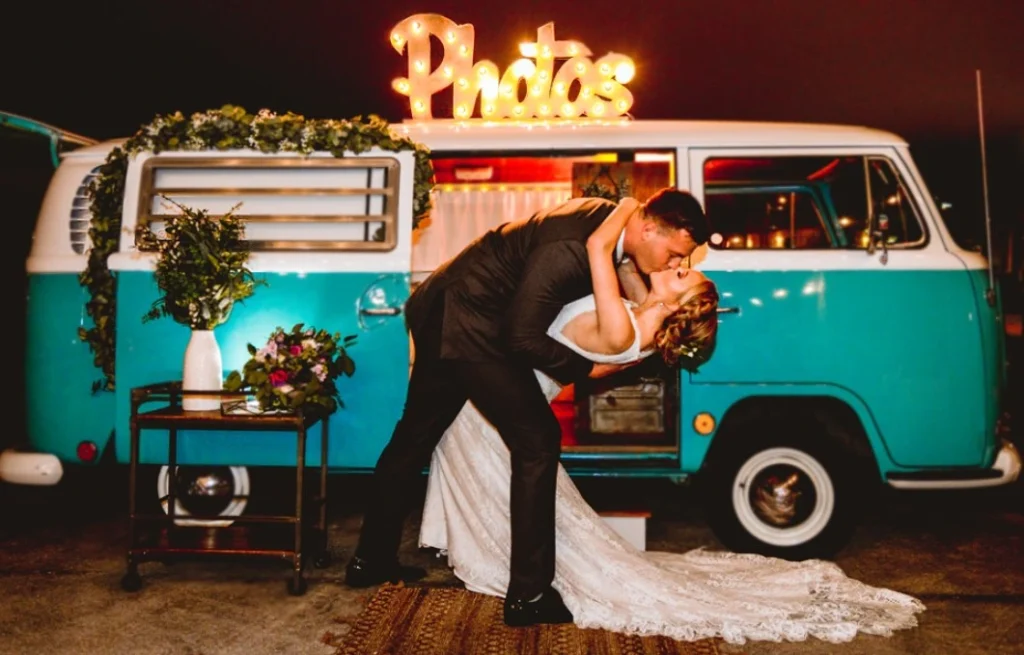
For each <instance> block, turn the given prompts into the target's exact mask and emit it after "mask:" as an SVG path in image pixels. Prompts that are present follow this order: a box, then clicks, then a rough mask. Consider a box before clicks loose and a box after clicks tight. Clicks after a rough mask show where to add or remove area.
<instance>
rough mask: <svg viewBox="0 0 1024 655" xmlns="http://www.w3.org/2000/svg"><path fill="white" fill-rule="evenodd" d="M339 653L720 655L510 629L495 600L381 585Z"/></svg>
mask: <svg viewBox="0 0 1024 655" xmlns="http://www.w3.org/2000/svg"><path fill="white" fill-rule="evenodd" d="M324 641H326V642H327V643H331V644H332V645H335V646H336V647H337V650H336V651H335V652H336V655H371V654H373V655H405V654H407V653H415V654H416V655H718V653H719V650H718V647H717V644H716V642H715V641H713V640H703V641H697V642H684V641H675V640H673V639H668V638H665V637H636V636H628V635H621V634H616V633H613V632H608V631H605V630H581V629H580V628H577V627H576V626H574V625H571V624H564V625H543V626H532V627H529V628H509V627H508V626H506V625H505V623H504V621H503V620H502V601H501V599H500V598H495V597H493V596H486V595H483V594H477V593H473V592H470V591H466V590H465V589H459V588H452V587H440V588H436V587H434V588H432V587H405V586H400V585H385V586H383V587H381V588H380V590H379V591H378V592H377V594H376V595H375V596H374V597H373V598H372V599H371V600H370V603H369V604H368V605H367V606H366V609H364V610H363V611H362V613H361V614H360V615H359V616H358V617H357V618H356V620H355V624H354V625H353V626H352V630H351V631H350V632H349V633H348V634H346V635H344V636H343V637H338V638H334V639H332V638H331V636H328V638H326V639H325V640H324Z"/></svg>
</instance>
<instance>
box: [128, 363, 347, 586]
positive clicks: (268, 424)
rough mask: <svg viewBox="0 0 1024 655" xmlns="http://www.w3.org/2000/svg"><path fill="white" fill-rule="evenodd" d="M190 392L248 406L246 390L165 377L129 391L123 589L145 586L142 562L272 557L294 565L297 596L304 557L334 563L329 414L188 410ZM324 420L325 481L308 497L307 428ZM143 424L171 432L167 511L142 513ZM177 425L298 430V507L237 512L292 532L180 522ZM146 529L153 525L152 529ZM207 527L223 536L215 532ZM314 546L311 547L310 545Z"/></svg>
mask: <svg viewBox="0 0 1024 655" xmlns="http://www.w3.org/2000/svg"><path fill="white" fill-rule="evenodd" d="M188 395H202V396H203V397H210V396H219V397H220V398H221V402H222V407H226V406H229V405H233V406H236V407H237V406H238V405H239V404H240V403H241V404H244V402H245V398H246V396H247V394H246V393H245V392H230V391H220V392H210V391H201V392H200V391H190V390H186V389H182V385H181V382H180V381H178V382H162V383H158V384H151V385H147V386H143V387H136V388H134V389H132V391H131V426H130V427H131V445H130V449H131V462H130V469H129V494H130V497H129V531H128V534H129V547H128V570H127V572H126V573H125V575H124V577H123V578H122V579H121V587H122V589H124V590H125V591H138V590H139V589H140V588H141V587H142V579H141V577H140V576H139V570H138V566H139V564H140V563H142V562H147V561H162V562H172V561H175V560H179V559H189V558H205V557H216V556H219V557H269V558H280V559H283V560H286V561H291V563H292V576H291V577H290V578H289V579H288V581H287V589H288V593H289V594H291V595H293V596H299V595H302V594H304V593H305V592H306V586H307V585H306V579H305V578H304V577H303V574H302V571H303V568H304V565H305V563H306V561H307V560H308V559H309V557H307V556H312V561H313V563H314V564H315V565H316V566H317V567H321V568H322V567H326V566H329V565H330V551H329V549H328V544H327V434H328V417H327V415H326V414H313V413H309V412H303V411H302V410H298V411H296V412H295V413H289V414H261V413H232V412H230V411H227V410H225V409H223V408H222V409H217V410H208V411H185V410H184V409H183V408H182V403H181V401H182V398H183V397H184V396H188ZM152 404H157V405H158V406H157V407H156V408H155V409H149V410H146V411H142V409H143V406H144V405H152ZM317 423H319V424H320V481H319V482H320V484H319V495H318V496H316V497H313V498H305V496H306V493H305V492H304V489H305V487H304V472H305V468H306V435H307V431H308V430H309V429H310V428H312V427H313V426H315V425H316V424H317ZM143 430H166V431H167V433H168V452H167V468H168V475H169V476H171V477H170V484H169V485H168V493H167V495H166V496H164V497H163V498H161V499H160V501H161V502H164V501H166V503H167V511H166V513H154V514H144V513H138V512H137V503H136V500H137V489H136V482H137V479H138V467H139V450H140V448H139V441H140V437H141V433H142V431H143ZM180 430H213V431H222V430H224V431H232V430H233V431H238V430H259V431H274V432H294V433H295V435H296V460H295V513H294V514H293V515H288V516H272V515H242V516H238V517H232V521H233V522H234V523H238V524H264V525H267V524H277V525H278V526H279V527H280V526H281V525H282V524H283V525H288V524H290V525H292V526H294V530H293V531H286V532H291V535H290V538H284V537H282V535H280V534H278V535H274V537H276V538H268V537H269V536H268V535H263V537H262V539H256V540H252V539H249V538H248V532H249V531H250V530H249V529H245V528H234V527H233V528H231V529H230V531H229V530H228V529H227V528H212V529H211V528H195V527H184V526H181V525H178V521H177V519H180V518H181V516H178V515H176V514H177V512H176V502H175V501H176V499H175V494H176V490H175V489H176V484H175V477H174V476H175V474H176V471H177V459H178V457H177V455H178V453H177V449H178V432H179V431H180ZM309 506H313V507H312V508H315V510H317V518H316V523H315V525H309V522H308V521H307V516H306V510H308V509H311V508H310V507H309ZM188 518H189V519H191V520H195V521H201V520H205V519H208V520H215V519H223V517H217V516H203V515H201V514H189V516H188ZM145 528H149V529H148V530H147V529H145ZM210 530H213V531H215V532H217V533H219V534H218V535H216V536H214V537H211V535H210ZM310 546H312V548H310Z"/></svg>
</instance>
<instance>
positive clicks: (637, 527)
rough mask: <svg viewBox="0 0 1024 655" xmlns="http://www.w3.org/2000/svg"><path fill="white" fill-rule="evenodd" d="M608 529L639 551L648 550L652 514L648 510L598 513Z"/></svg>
mask: <svg viewBox="0 0 1024 655" xmlns="http://www.w3.org/2000/svg"><path fill="white" fill-rule="evenodd" d="M598 515H600V517H601V518H602V519H604V522H605V523H607V524H608V527H610V528H611V529H613V530H615V531H616V532H618V533H619V535H621V536H622V538H623V539H625V540H626V541H628V542H629V543H631V544H633V545H634V546H636V547H637V548H638V549H639V550H647V519H649V518H651V513H650V512H649V511H646V510H614V511H605V512H598Z"/></svg>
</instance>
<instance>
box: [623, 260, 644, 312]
mask: <svg viewBox="0 0 1024 655" xmlns="http://www.w3.org/2000/svg"><path fill="white" fill-rule="evenodd" d="M616 272H617V273H618V275H619V282H620V283H621V284H622V290H623V291H624V292H625V293H626V297H627V298H629V299H630V300H632V301H633V302H635V303H636V304H638V305H642V304H644V301H645V300H647V294H648V293H649V291H648V289H647V283H646V282H644V279H643V277H641V276H640V272H639V271H638V270H636V264H634V263H633V260H632V259H627V260H626V261H624V262H622V263H621V264H619V268H618V270H617V271H616Z"/></svg>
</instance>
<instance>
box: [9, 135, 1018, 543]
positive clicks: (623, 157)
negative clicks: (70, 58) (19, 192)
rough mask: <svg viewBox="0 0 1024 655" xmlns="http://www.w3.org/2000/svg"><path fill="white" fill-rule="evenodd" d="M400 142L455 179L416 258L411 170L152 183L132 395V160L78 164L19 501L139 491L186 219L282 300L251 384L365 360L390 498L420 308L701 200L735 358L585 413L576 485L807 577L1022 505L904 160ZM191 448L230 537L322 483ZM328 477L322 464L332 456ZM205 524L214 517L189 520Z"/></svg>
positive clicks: (368, 434)
mask: <svg viewBox="0 0 1024 655" xmlns="http://www.w3.org/2000/svg"><path fill="white" fill-rule="evenodd" d="M392 130H393V131H394V133H395V134H396V135H399V136H402V137H405V138H408V139H411V140H412V141H414V142H417V143H420V144H423V145H425V146H426V147H427V148H429V150H430V156H431V159H432V163H433V167H434V171H435V180H434V181H435V185H434V187H433V193H432V205H433V208H432V212H431V215H430V220H429V225H425V224H424V225H423V226H420V228H419V229H417V230H415V231H414V230H413V216H412V207H413V186H414V177H413V168H414V166H415V160H414V157H413V154H412V153H411V152H407V151H406V152H390V151H382V150H371V151H369V152H365V153H362V154H359V155H351V156H341V157H332V156H330V154H328V153H314V154H313V155H310V156H305V155H301V154H298V153H295V152H277V153H269V154H268V153H263V152H260V151H259V150H257V149H233V150H229V151H184V150H179V151H170V152H162V153H159V154H153V153H143V154H141V155H139V156H137V157H135V158H134V159H132V161H131V163H130V165H129V166H128V169H127V177H126V178H125V180H124V187H123V188H124V197H123V213H122V229H123V232H122V236H121V239H120V243H119V246H118V248H117V251H116V252H115V253H114V254H112V255H111V256H110V257H109V260H108V266H109V268H110V270H111V271H113V272H114V274H115V276H116V281H117V285H116V301H117V304H116V307H117V313H116V332H115V335H116V337H115V343H114V349H115V352H116V360H115V361H116V388H115V390H114V391H99V392H95V393H94V392H93V391H92V383H93V382H94V380H96V379H97V378H98V377H100V372H99V370H98V369H97V368H96V366H95V365H94V362H93V354H92V353H91V352H90V349H89V346H88V345H87V344H86V343H84V342H83V341H82V340H81V339H80V338H79V336H78V329H79V327H80V326H86V327H88V326H89V318H88V314H87V313H86V311H85V304H86V302H87V301H88V300H89V296H88V294H87V293H86V291H85V289H84V288H83V287H82V286H81V285H80V284H79V280H78V276H79V274H80V273H81V272H82V271H83V270H84V269H85V268H86V265H87V254H88V251H89V248H90V242H89V236H88V232H87V227H88V225H89V219H90V214H89V202H88V199H87V197H86V188H87V187H88V185H89V183H90V181H91V179H92V178H93V176H94V175H96V174H97V170H98V168H99V167H100V166H101V165H102V164H103V162H104V159H105V158H106V157H107V154H108V153H109V152H110V151H111V149H112V148H113V147H115V146H117V145H119V143H120V142H108V143H102V144H99V145H95V146H90V147H84V148H81V149H78V150H75V151H73V152H70V153H66V154H64V156H63V159H62V161H61V164H60V166H59V168H58V169H57V171H56V173H55V175H54V177H53V180H52V183H51V185H50V187H49V190H48V192H47V195H46V198H45V201H44V202H43V204H42V208H41V211H40V213H39V218H38V223H37V225H36V229H35V237H34V241H33V245H32V250H31V254H30V256H29V259H28V263H27V269H28V280H29V289H28V332H27V334H28V344H27V355H26V361H27V366H26V369H27V370H26V384H27V397H28V407H27V425H28V435H27V437H28V439H27V441H28V445H29V448H28V449H26V450H18V451H8V452H6V453H4V455H3V457H2V458H0V474H2V475H3V477H4V478H5V479H7V480H9V481H12V482H18V483H25V484H55V483H58V482H59V480H60V479H61V474H62V471H63V470H64V469H66V468H68V467H72V466H95V465H96V464H97V463H98V462H99V461H101V460H102V459H104V458H107V459H109V460H110V461H113V462H117V463H119V464H125V463H126V462H127V459H128V417H129V411H130V407H129V394H130V391H131V389H132V388H133V387H137V386H140V385H144V384H148V383H152V382H158V381H165V380H174V379H179V378H180V376H181V370H182V358H183V353H184V349H185V345H186V342H187V340H188V337H189V331H188V329H187V328H185V327H183V326H180V325H178V324H176V323H174V322H173V321H170V320H163V321H153V322H148V323H143V322H142V320H141V317H142V315H143V314H144V313H145V312H146V311H147V310H148V308H149V307H150V305H151V304H152V302H153V301H154V300H155V298H156V295H157V294H156V288H155V285H154V282H153V277H152V267H153V258H152V255H151V254H149V253H145V252H141V251H139V250H138V248H137V247H136V243H135V238H134V229H135V227H136V226H137V225H138V224H140V223H152V222H154V221H159V220H160V215H161V213H162V212H166V211H168V210H166V209H164V208H163V207H162V204H161V199H160V197H159V196H160V195H164V196H167V197H169V198H173V199H175V200H177V201H179V202H182V203H184V204H188V205H191V206H193V207H202V208H206V209H209V210H210V211H212V212H224V211H227V210H228V209H229V208H231V207H233V206H234V205H236V204H237V203H242V205H241V206H242V208H243V209H242V210H241V212H240V213H242V214H244V215H245V216H246V217H247V219H246V220H247V221H249V222H248V223H247V225H248V227H247V236H248V238H249V240H250V241H251V242H252V245H253V250H254V253H253V256H252V258H251V260H250V265H251V267H252V268H253V270H254V271H255V272H256V274H257V275H258V276H260V277H263V278H264V279H266V280H267V282H268V285H267V286H265V287H259V288H258V289H257V291H256V294H255V295H254V296H253V297H252V298H251V299H249V300H247V301H246V302H245V303H244V304H243V305H239V306H238V307H236V308H235V309H234V310H233V312H232V315H231V318H230V320H229V321H228V322H227V323H226V324H225V325H223V326H221V327H219V328H217V330H216V337H217V341H218V343H219V345H220V349H221V352H222V357H223V365H224V369H225V375H226V374H227V373H228V371H231V370H236V369H240V368H241V367H242V365H243V363H244V362H245V360H246V359H248V356H249V355H248V352H247V350H246V344H247V343H249V342H252V343H257V344H258V343H259V342H260V341H261V340H262V339H265V338H266V335H268V334H270V332H271V331H272V330H273V329H274V328H275V327H276V326H284V327H285V328H286V329H287V328H288V327H289V326H291V325H293V324H295V323H299V322H302V323H306V324H311V325H316V326H317V327H323V328H325V329H328V330H329V331H332V332H334V331H337V332H340V333H342V334H355V335H357V336H358V342H357V344H356V345H355V346H353V347H352V348H351V350H350V355H351V356H352V358H353V359H354V360H355V362H356V372H355V374H354V375H353V376H352V377H351V378H343V379H342V380H341V381H340V389H341V395H342V397H343V399H344V403H345V407H344V408H343V409H340V410H339V411H338V412H337V413H336V414H335V415H333V416H332V417H331V422H330V428H331V431H330V446H329V450H328V457H329V462H328V463H329V466H330V470H331V471H334V472H338V473H365V472H369V471H371V470H372V468H373V466H374V464H375V462H376V459H377V457H378V455H379V453H380V452H381V449H382V448H383V447H384V445H385V443H386V441H387V439H388V438H389V436H390V434H391V431H392V429H393V427H394V424H395V422H396V420H397V419H398V417H399V414H400V412H401V408H402V404H403V400H404V396H405V388H406V381H407V376H408V371H409V364H410V356H411V354H410V347H409V342H408V338H407V335H406V332H405V329H404V325H403V316H402V307H403V303H404V302H405V300H406V298H407V297H408V294H409V291H410V288H411V286H412V285H415V284H417V283H418V281H420V280H422V279H423V277H424V276H425V275H427V274H429V272H430V271H431V270H433V269H434V268H435V267H437V266H438V265H439V264H440V263H442V262H443V261H445V260H446V259H447V258H449V257H451V256H453V255H454V254H455V253H456V252H458V250H459V249H461V248H462V247H463V246H464V245H466V244H467V243H468V242H469V241H471V240H472V239H474V238H476V237H477V236H479V235H480V234H482V233H483V232H484V231H486V230H489V229H491V228H494V227H496V226H498V225H500V224H502V223H504V222H506V221H512V220H518V219H523V218H526V217H528V216H530V215H531V214H532V213H533V212H535V211H537V210H539V209H542V208H544V207H547V206H550V205H553V204H555V203H558V202H561V201H563V200H565V199H567V198H570V197H572V196H574V195H581V194H583V193H591V194H592V193H612V194H620V195H621V194H628V195H633V196H635V197H638V198H641V199H643V197H644V196H645V194H647V193H649V192H650V191H652V190H654V189H656V188H659V187H661V186H664V185H675V186H677V187H679V188H682V189H686V190H689V191H690V192H692V193H693V194H695V195H696V197H697V198H698V199H700V200H701V202H703V203H704V206H705V208H706V210H707V213H708V215H709V217H710V219H711V221H712V223H713V227H714V230H715V233H714V236H713V238H712V240H711V243H709V244H708V245H707V246H706V247H702V248H701V249H699V250H698V252H697V253H695V254H694V256H693V258H692V261H691V262H690V265H692V266H695V267H699V268H701V269H702V270H703V271H704V272H705V273H706V274H707V275H708V276H709V277H710V278H711V279H712V280H714V282H715V283H716V284H717V285H718V288H719V291H720V294H721V299H722V300H721V307H720V309H719V312H720V320H721V324H720V332H719V340H718V343H719V345H718V351H717V353H716V354H715V356H714V357H713V359H712V360H711V362H710V363H708V364H707V365H706V366H704V367H703V368H702V369H701V370H700V372H699V373H697V374H689V373H683V374H679V373H677V372H670V371H668V370H666V369H665V368H664V367H663V366H662V365H661V364H660V363H659V362H653V361H652V362H649V363H648V364H645V365H644V366H642V367H638V368H637V369H635V370H633V371H629V372H626V373H624V374H622V375H621V376H619V377H615V378H611V379H607V380H600V381H585V382H581V383H579V384H578V385H575V386H574V387H569V388H567V389H566V390H565V392H564V393H563V394H562V395H561V396H559V397H558V398H557V399H556V400H555V401H554V403H553V406H554V408H555V411H556V413H557V415H558V416H559V417H560V420H562V424H563V432H564V444H563V450H564V455H563V462H564V465H565V466H566V468H567V469H568V470H569V471H570V472H571V473H572V474H574V475H579V476H643V477H663V478H671V479H674V480H685V479H687V478H690V477H691V476H693V477H694V479H695V480H696V481H698V482H700V483H701V485H702V492H701V497H702V498H703V499H704V500H705V501H706V502H707V503H708V505H709V509H710V510H711V511H710V512H709V514H708V516H709V519H710V520H711V523H712V526H713V527H714V529H715V531H716V534H718V536H719V537H720V538H721V539H722V540H723V542H724V543H725V544H726V545H728V546H729V547H731V548H734V549H738V550H748V551H757V552H765V553H770V554H777V555H783V556H789V557H807V556H815V555H828V554H830V553H833V552H835V550H836V549H837V548H839V547H841V546H842V545H843V543H844V542H845V540H846V538H847V537H848V536H849V534H850V530H851V528H852V527H853V526H854V524H855V521H856V517H857V510H858V508H859V507H860V506H861V505H862V504H863V501H864V500H865V499H866V498H868V497H869V495H870V492H872V491H873V490H875V489H877V488H879V487H880V486H881V485H889V486H891V487H897V488H901V489H965V488H977V487H988V486H997V485H1003V484H1007V483H1010V482H1012V481H1014V480H1015V479H1016V478H1017V477H1018V475H1019V471H1020V458H1019V456H1018V454H1017V452H1016V451H1015V450H1014V448H1013V447H1012V445H1011V444H1010V443H1009V442H1007V441H1004V440H1001V439H1000V437H999V425H998V422H999V417H1000V402H1001V400H1002V391H1003V387H1004V383H1005V376H1006V369H1005V364H1004V359H1005V358H1004V345H1003V334H1004V333H1003V326H1002V314H1001V309H1000V304H999V299H998V297H997V295H996V294H995V293H994V292H992V291H990V289H989V281H988V270H987V263H986V261H985V259H984V258H983V257H981V256H980V255H978V254H976V253H974V252H968V251H965V250H963V249H961V248H960V247H958V246H957V244H956V242H955V241H954V240H953V239H952V238H951V236H950V234H949V233H948V232H947V229H946V227H945V225H944V224H943V222H942V219H941V215H940V212H939V210H938V208H937V207H936V205H935V203H934V201H933V198H932V194H931V193H930V192H929V190H928V188H927V187H926V185H925V182H924V180H923V179H922V177H921V174H920V173H919V171H918V169H917V167H916V166H915V163H914V160H913V158H912V157H911V154H910V150H909V148H908V145H907V144H906V143H905V142H904V141H903V140H902V139H900V138H899V137H897V136H895V135H893V134H890V133H887V132H883V131H878V130H873V129H866V128H862V127H850V126H833V125H814V124H776V123H739V122H736V123H732V122H689V121H648V120H627V119H611V120H603V121H602V120H578V121H549V122H539V123H538V122H534V123H530V122H504V123H503V122H497V121H494V122H489V121H483V120H479V121H478V120H468V121H458V120H420V121H410V122H406V123H402V124H396V125H393V126H392ZM342 215H344V216H347V217H348V218H346V219H345V220H332V219H331V217H332V216H333V217H338V216H342ZM191 436H193V437H194V438H190V435H189V434H188V433H185V434H184V435H182V437H181V438H180V453H181V454H180V462H181V464H182V465H183V467H185V468H183V469H182V473H183V474H184V475H192V476H204V478H205V479H207V480H210V479H216V480H221V481H226V483H227V484H226V486H227V488H228V489H229V491H228V493H227V494H226V495H225V496H224V497H223V498H222V502H221V504H220V505H219V509H218V510H217V511H218V512H219V513H220V515H222V516H223V517H226V518H227V519H230V517H231V516H233V515H234V516H237V515H239V514H241V513H242V512H244V511H245V510H246V498H247V497H248V496H249V495H250V493H251V492H252V491H253V489H254V488H255V486H256V485H258V480H259V475H258V472H259V471H260V470H261V468H262V467H276V466H288V465H289V463H290V462H294V453H293V448H294V445H293V444H291V443H289V440H288V439H282V438H281V436H280V435H272V434H269V435H268V434H266V433H253V434H245V435H244V438H239V435H237V434H229V435H219V434H216V433H214V434H203V435H191ZM200 436H201V438H200ZM161 441H162V439H161V438H159V437H158V436H153V437H150V438H149V439H147V440H144V442H143V445H144V448H143V452H142V457H143V460H144V461H147V462H150V463H152V464H154V467H155V470H156V471H157V474H158V484H157V485H154V486H155V487H156V488H154V497H155V496H156V495H157V494H162V493H166V485H167V482H166V478H167V476H166V471H161V470H160V469H159V467H158V466H157V465H158V464H159V463H160V462H162V460H161V459H160V457H161V455H162V454H163V453H165V452H166V448H165V445H164V443H161ZM308 461H309V462H310V464H311V465H315V464H317V463H318V462H319V452H318V451H317V449H315V448H314V449H311V451H310V453H309V454H308ZM161 485H162V486H161ZM192 488H194V489H200V488H205V489H217V488H219V487H218V485H217V484H206V485H194V486H193V487H192ZM161 489H162V491H161ZM206 500H207V501H208V500H209V499H206ZM181 502H182V508H181V509H180V510H179V511H181V512H184V513H188V512H189V510H190V507H189V503H190V498H189V496H188V495H186V496H184V497H183V498H181Z"/></svg>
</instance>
